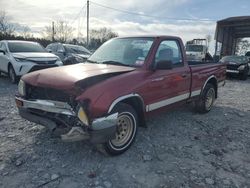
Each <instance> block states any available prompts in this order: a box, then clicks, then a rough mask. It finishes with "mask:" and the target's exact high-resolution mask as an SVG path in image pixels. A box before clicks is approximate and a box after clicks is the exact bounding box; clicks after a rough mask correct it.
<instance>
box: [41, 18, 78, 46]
mask: <svg viewBox="0 0 250 188" xmlns="http://www.w3.org/2000/svg"><path fill="white" fill-rule="evenodd" d="M54 29H55V34H54V38H55V40H56V41H59V42H66V41H68V40H70V39H71V38H72V33H73V28H72V27H71V26H69V25H68V23H67V22H65V21H63V20H58V21H56V23H55V26H54ZM42 35H43V37H44V38H46V39H49V40H51V39H52V25H50V26H46V27H45V30H44V31H43V33H42Z"/></svg>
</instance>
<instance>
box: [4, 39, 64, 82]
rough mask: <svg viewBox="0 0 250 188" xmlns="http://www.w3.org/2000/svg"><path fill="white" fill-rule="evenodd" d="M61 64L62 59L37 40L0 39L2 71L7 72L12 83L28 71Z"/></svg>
mask: <svg viewBox="0 0 250 188" xmlns="http://www.w3.org/2000/svg"><path fill="white" fill-rule="evenodd" d="M60 65H62V62H61V60H60V59H59V58H58V57H57V56H55V55H54V54H51V53H48V52H47V51H46V50H45V48H43V47H42V46H41V45H40V44H39V43H37V42H28V41H16V40H2V41H0V73H1V72H3V73H7V74H8V75H9V77H10V80H11V82H12V83H15V82H17V80H18V78H19V77H21V76H22V75H24V74H26V73H29V72H32V71H36V70H40V69H45V68H50V67H57V66H60Z"/></svg>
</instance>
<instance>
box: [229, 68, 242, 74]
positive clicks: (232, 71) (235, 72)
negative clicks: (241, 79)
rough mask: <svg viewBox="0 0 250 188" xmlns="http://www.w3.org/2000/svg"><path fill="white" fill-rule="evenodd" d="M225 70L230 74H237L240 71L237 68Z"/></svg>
mask: <svg viewBox="0 0 250 188" xmlns="http://www.w3.org/2000/svg"><path fill="white" fill-rule="evenodd" d="M226 72H227V73H232V74H239V73H240V71H238V70H228V69H227V70H226Z"/></svg>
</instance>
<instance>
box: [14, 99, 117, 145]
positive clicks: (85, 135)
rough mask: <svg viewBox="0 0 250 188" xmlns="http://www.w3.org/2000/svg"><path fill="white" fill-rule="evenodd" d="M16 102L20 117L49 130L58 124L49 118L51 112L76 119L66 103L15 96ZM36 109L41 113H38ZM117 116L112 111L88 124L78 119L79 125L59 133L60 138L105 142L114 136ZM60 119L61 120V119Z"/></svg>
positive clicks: (96, 142) (95, 142)
mask: <svg viewBox="0 0 250 188" xmlns="http://www.w3.org/2000/svg"><path fill="white" fill-rule="evenodd" d="M16 104H17V107H18V110H19V115H20V116H21V117H22V118H24V119H26V120H29V121H31V122H34V123H37V124H40V125H43V126H45V127H46V128H48V129H49V130H51V131H53V130H55V129H56V128H57V126H58V124H57V122H56V121H54V120H53V118H51V114H52V115H54V116H58V115H61V116H65V117H74V118H76V119H77V120H78V117H77V115H76V113H75V112H74V111H73V110H72V109H71V108H70V106H69V105H68V104H67V103H63V102H58V101H45V100H35V101H29V100H25V99H22V98H21V97H16ZM36 110H39V111H41V112H42V113H39V114H38V113H37V112H36ZM47 113H50V116H47V115H46V114H47ZM41 114H42V115H41ZM117 117H118V113H114V114H109V115H107V116H105V117H101V118H96V119H94V120H93V121H92V123H91V125H89V126H87V125H84V124H83V123H81V122H80V120H78V122H79V123H80V125H79V124H78V125H75V126H72V127H71V130H70V131H69V132H68V133H67V134H64V135H61V138H62V140H64V141H78V140H89V141H90V142H92V143H94V144H98V143H104V142H107V141H108V140H110V139H113V138H114V137H115V133H116V120H117ZM61 120H62V121H63V119H61Z"/></svg>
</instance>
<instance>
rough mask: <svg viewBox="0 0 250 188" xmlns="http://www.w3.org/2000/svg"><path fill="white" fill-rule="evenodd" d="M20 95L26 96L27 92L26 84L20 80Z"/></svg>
mask: <svg viewBox="0 0 250 188" xmlns="http://www.w3.org/2000/svg"><path fill="white" fill-rule="evenodd" d="M18 93H19V94H20V95H21V96H25V94H26V90H25V82H24V81H22V80H20V81H19V84H18Z"/></svg>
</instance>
